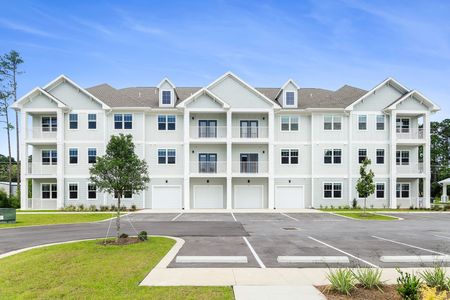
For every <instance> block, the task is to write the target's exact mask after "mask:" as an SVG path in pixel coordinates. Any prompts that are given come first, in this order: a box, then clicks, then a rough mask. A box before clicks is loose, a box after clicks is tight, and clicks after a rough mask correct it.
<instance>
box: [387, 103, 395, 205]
mask: <svg viewBox="0 0 450 300" xmlns="http://www.w3.org/2000/svg"><path fill="white" fill-rule="evenodd" d="M396 120H397V112H395V111H392V112H391V119H390V125H391V126H390V130H389V131H390V132H389V134H390V135H391V139H390V140H391V144H390V154H389V166H390V168H389V171H390V172H389V173H390V178H389V195H390V197H389V198H390V207H391V208H397V193H396V186H397V164H396V153H397V129H396V128H397V127H396Z"/></svg>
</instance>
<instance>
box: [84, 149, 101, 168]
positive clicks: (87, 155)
mask: <svg viewBox="0 0 450 300" xmlns="http://www.w3.org/2000/svg"><path fill="white" fill-rule="evenodd" d="M91 149H95V161H96V162H97V156H98V155H97V153H98V152H97V147H88V148H87V149H86V158H87V159H86V160H87V163H88V165H93V163H90V162H89V150H91Z"/></svg>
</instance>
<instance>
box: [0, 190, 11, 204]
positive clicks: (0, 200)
mask: <svg viewBox="0 0 450 300" xmlns="http://www.w3.org/2000/svg"><path fill="white" fill-rule="evenodd" d="M0 207H5V208H8V207H9V202H8V194H6V192H5V191H4V190H0Z"/></svg>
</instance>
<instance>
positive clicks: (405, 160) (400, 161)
mask: <svg viewBox="0 0 450 300" xmlns="http://www.w3.org/2000/svg"><path fill="white" fill-rule="evenodd" d="M396 163H397V165H399V166H407V165H409V151H407V150H400V151H397V153H396Z"/></svg>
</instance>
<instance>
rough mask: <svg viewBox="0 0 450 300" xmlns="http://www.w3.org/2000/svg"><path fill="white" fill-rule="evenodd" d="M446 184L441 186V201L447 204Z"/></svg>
mask: <svg viewBox="0 0 450 300" xmlns="http://www.w3.org/2000/svg"><path fill="white" fill-rule="evenodd" d="M447 200H448V199H447V183H444V184H442V196H441V201H443V202H447Z"/></svg>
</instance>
